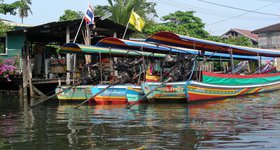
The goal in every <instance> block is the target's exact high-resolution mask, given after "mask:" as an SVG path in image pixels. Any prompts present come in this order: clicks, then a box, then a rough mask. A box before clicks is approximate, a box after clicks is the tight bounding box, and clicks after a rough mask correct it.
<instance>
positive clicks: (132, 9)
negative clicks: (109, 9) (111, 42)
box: [122, 8, 134, 39]
mask: <svg viewBox="0 0 280 150" xmlns="http://www.w3.org/2000/svg"><path fill="white" fill-rule="evenodd" d="M132 11H134V8H132V10H131V12H130V15H129V19H130V17H131V13H132ZM129 19H128V21H127V24H126V27H125V30H124V33H123V37H122V39H124V37H125V35H126V31H127V28H128V25H129Z"/></svg>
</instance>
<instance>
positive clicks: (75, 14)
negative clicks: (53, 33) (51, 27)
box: [59, 9, 84, 21]
mask: <svg viewBox="0 0 280 150" xmlns="http://www.w3.org/2000/svg"><path fill="white" fill-rule="evenodd" d="M83 15H84V14H83V12H81V11H73V10H70V9H66V10H65V11H64V14H63V15H62V16H60V17H59V21H67V20H75V19H81V18H83Z"/></svg>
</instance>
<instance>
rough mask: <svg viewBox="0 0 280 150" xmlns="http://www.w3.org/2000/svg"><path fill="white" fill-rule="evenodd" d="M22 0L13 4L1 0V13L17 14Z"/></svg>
mask: <svg viewBox="0 0 280 150" xmlns="http://www.w3.org/2000/svg"><path fill="white" fill-rule="evenodd" d="M19 5H20V2H19V1H16V2H14V3H11V4H6V3H4V0H0V14H4V15H6V14H8V13H9V14H11V15H16V9H17V8H19Z"/></svg>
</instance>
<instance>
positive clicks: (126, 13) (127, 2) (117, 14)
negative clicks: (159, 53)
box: [94, 0, 157, 25]
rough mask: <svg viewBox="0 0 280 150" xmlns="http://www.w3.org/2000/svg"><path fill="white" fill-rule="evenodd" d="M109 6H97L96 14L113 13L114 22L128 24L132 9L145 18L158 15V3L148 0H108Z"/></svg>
mask: <svg viewBox="0 0 280 150" xmlns="http://www.w3.org/2000/svg"><path fill="white" fill-rule="evenodd" d="M108 2H109V6H97V7H95V10H94V12H95V15H97V16H98V15H99V16H104V15H105V14H107V13H112V16H111V17H110V19H111V20H113V21H114V22H116V23H118V24H121V25H126V24H127V22H128V19H129V17H130V13H131V11H132V9H134V11H135V12H136V13H137V14H138V15H140V16H141V17H142V18H144V19H145V20H149V19H151V18H153V17H157V13H156V10H155V6H156V3H153V2H146V0H108Z"/></svg>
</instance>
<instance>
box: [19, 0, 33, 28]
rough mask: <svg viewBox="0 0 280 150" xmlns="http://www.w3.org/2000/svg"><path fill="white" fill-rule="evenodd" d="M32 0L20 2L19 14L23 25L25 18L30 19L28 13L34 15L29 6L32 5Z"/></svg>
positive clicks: (21, 0)
mask: <svg viewBox="0 0 280 150" xmlns="http://www.w3.org/2000/svg"><path fill="white" fill-rule="evenodd" d="M31 4H32V3H31V0H20V1H19V8H18V14H19V16H20V18H21V23H23V18H27V17H28V12H30V13H31V14H32V11H31V8H30V6H29V5H31Z"/></svg>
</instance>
